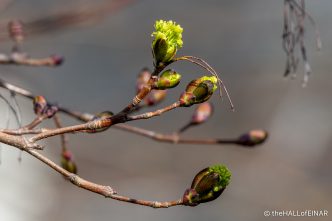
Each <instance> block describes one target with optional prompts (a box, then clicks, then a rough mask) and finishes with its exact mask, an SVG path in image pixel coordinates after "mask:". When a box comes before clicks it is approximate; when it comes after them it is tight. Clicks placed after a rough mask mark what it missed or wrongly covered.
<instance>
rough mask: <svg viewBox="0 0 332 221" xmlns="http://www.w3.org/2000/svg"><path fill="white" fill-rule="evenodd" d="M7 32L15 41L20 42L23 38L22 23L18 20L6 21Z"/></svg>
mask: <svg viewBox="0 0 332 221" xmlns="http://www.w3.org/2000/svg"><path fill="white" fill-rule="evenodd" d="M8 33H9V36H10V38H11V39H12V40H13V41H15V42H18V43H20V42H22V41H23V39H24V32H23V24H22V22H21V21H19V20H13V21H10V22H9V23H8Z"/></svg>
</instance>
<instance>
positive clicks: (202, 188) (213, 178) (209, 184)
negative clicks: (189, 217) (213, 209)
mask: <svg viewBox="0 0 332 221" xmlns="http://www.w3.org/2000/svg"><path fill="white" fill-rule="evenodd" d="M230 179H231V172H230V171H229V170H228V168H227V167H226V166H224V165H215V166H211V167H208V168H205V169H203V170H202V171H200V172H199V173H198V174H197V175H196V176H195V178H194V180H193V182H192V184H191V188H190V189H187V190H186V192H185V193H184V195H183V199H182V200H183V203H184V205H186V206H197V205H198V204H200V203H205V202H209V201H212V200H215V199H216V198H218V197H219V196H220V195H221V194H222V192H223V191H224V190H225V188H226V186H227V185H228V184H229V181H230Z"/></svg>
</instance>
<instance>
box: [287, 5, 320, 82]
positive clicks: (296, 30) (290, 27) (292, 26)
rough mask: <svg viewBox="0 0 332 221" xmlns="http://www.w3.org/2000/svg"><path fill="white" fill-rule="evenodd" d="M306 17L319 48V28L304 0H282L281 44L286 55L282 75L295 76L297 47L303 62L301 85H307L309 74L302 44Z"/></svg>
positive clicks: (309, 68)
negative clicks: (282, 23) (282, 24)
mask: <svg viewBox="0 0 332 221" xmlns="http://www.w3.org/2000/svg"><path fill="white" fill-rule="evenodd" d="M306 18H308V20H309V21H310V22H311V24H312V25H313V26H314V28H315V34H316V46H317V48H318V49H321V47H322V42H321V39H320V34H319V30H318V28H317V27H316V23H315V21H314V19H313V18H312V16H311V15H310V14H309V13H308V12H307V11H306V9H305V0H284V27H283V35H282V39H283V41H282V44H283V49H284V51H285V53H286V55H287V60H286V68H285V72H284V76H285V77H287V76H288V75H289V74H291V73H292V74H293V77H295V76H296V71H297V67H298V63H299V58H298V57H297V56H296V52H297V49H296V48H297V47H299V50H300V53H301V55H302V60H303V63H304V78H303V86H306V85H307V83H308V79H309V75H310V74H311V67H310V64H309V62H308V58H307V52H306V51H307V50H306V46H305V44H304V34H305V27H304V21H305V19H306Z"/></svg>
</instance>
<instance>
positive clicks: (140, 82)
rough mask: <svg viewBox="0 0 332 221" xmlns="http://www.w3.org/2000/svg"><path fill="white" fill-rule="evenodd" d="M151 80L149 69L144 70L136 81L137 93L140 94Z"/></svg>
mask: <svg viewBox="0 0 332 221" xmlns="http://www.w3.org/2000/svg"><path fill="white" fill-rule="evenodd" d="M150 78H151V72H150V70H149V69H148V68H143V69H142V70H141V72H140V73H139V74H138V76H137V80H136V92H137V93H138V92H139V91H140V90H142V88H143V87H144V85H146V84H147V83H148V82H149V80H150Z"/></svg>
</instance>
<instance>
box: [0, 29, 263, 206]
mask: <svg viewBox="0 0 332 221" xmlns="http://www.w3.org/2000/svg"><path fill="white" fill-rule="evenodd" d="M173 25H174V24H173ZM17 36H19V35H15V36H14V37H15V38H14V39H16V43H17V44H16V45H15V48H18V46H17V45H19V43H20V40H19V39H20V38H18V37H17ZM158 44H159V43H158ZM161 44H162V43H161ZM154 47H157V48H154V56H155V67H154V71H153V72H152V73H150V72H149V71H148V70H147V69H145V70H144V71H143V72H144V73H145V78H144V80H142V79H139V81H138V84H139V85H138V86H137V88H138V91H137V94H136V96H135V97H134V98H133V99H132V101H131V102H129V104H128V105H127V106H126V107H124V108H123V109H122V111H120V112H118V113H116V114H113V113H111V112H102V113H100V114H97V115H92V114H88V113H80V112H77V111H71V110H69V109H67V108H64V107H61V106H58V105H54V104H52V103H50V102H48V101H47V100H46V99H45V98H44V97H42V96H35V95H33V94H32V93H31V92H29V91H28V90H25V89H23V88H20V87H18V86H15V85H12V84H10V83H8V82H6V81H4V80H1V79H0V87H2V88H4V89H6V90H8V91H9V92H10V93H13V94H18V95H21V96H24V97H26V98H29V99H32V100H33V107H34V112H35V114H36V118H35V119H33V120H32V121H31V123H29V124H28V125H25V126H20V127H19V128H17V129H7V128H6V129H0V143H5V144H8V145H10V146H13V147H16V148H18V149H20V150H22V151H25V152H27V153H28V154H30V155H32V156H33V157H35V158H37V159H38V160H40V161H41V162H43V163H44V164H46V165H48V166H49V167H51V168H52V169H54V170H55V171H56V172H58V173H60V174H61V175H63V176H64V177H65V178H66V179H68V180H69V181H70V182H71V183H73V184H74V185H76V186H78V187H80V188H83V189H86V190H89V191H92V192H95V193H97V194H100V195H103V196H105V197H109V198H112V199H115V200H119V201H125V202H129V203H135V204H139V205H143V206H150V207H153V208H167V207H171V206H177V205H188V206H196V205H198V204H199V203H202V202H208V201H211V200H214V199H215V198H217V197H218V196H219V195H220V194H221V193H222V192H223V191H224V189H225V187H226V186H227V184H228V182H229V178H230V173H229V172H228V170H227V168H226V167H221V166H217V167H210V168H206V169H205V170H203V171H201V172H200V173H198V174H197V175H196V177H195V179H194V181H193V183H192V186H191V188H189V189H188V190H187V191H186V192H185V194H184V196H183V197H181V198H180V199H178V200H174V201H166V202H156V201H145V200H137V199H132V198H129V197H126V196H122V195H119V194H118V193H116V191H114V190H113V188H112V187H110V186H104V185H100V184H96V183H93V182H90V181H87V180H85V179H83V178H81V177H79V176H77V175H76V172H77V170H76V164H75V162H74V161H73V159H72V155H71V153H70V152H69V150H68V148H67V137H66V136H67V135H68V134H72V133H78V132H80V133H98V132H102V131H105V130H106V129H108V128H110V127H113V128H116V129H120V130H124V131H127V132H130V133H135V134H138V135H142V136H145V137H149V138H151V139H154V140H157V141H160V142H170V143H187V144H237V145H240V146H245V147H248V146H256V145H258V144H261V143H263V142H264V141H265V140H266V138H267V133H266V132H265V131H262V130H253V131H250V132H249V133H246V134H244V135H242V136H240V137H239V138H236V139H192V138H183V137H181V136H180V133H182V132H183V131H185V130H186V129H188V128H190V127H191V126H194V125H199V124H201V123H203V122H205V121H206V120H207V119H208V118H209V117H210V116H211V114H212V111H211V110H212V109H211V107H210V106H209V105H210V104H208V105H207V103H204V102H205V101H207V100H208V99H209V98H210V97H211V96H212V94H213V92H214V91H215V90H216V88H217V84H219V86H222V87H224V89H226V88H225V86H224V84H223V83H222V82H221V80H220V78H219V77H218V75H217V72H216V71H215V70H214V69H213V68H212V67H211V66H210V65H209V64H208V63H207V62H205V61H204V60H202V59H200V58H197V57H193V56H183V57H179V58H173V57H174V56H172V57H171V59H169V60H167V61H163V62H161V61H159V60H158V55H160V53H161V52H160V51H158V50H159V48H158V47H161V46H154ZM175 52H176V51H175ZM175 52H172V53H174V55H175ZM158 53H159V54H158ZM163 56H164V57H167V55H163ZM159 58H160V56H159ZM183 60H185V61H189V62H191V63H193V64H195V65H198V66H200V67H201V68H203V69H205V70H206V71H208V72H209V73H211V75H212V76H203V77H201V78H198V79H196V80H193V81H191V82H190V83H189V84H188V86H187V88H186V90H185V92H184V93H183V94H182V95H181V96H180V98H179V100H178V101H176V102H174V103H173V104H172V105H169V106H166V107H164V108H160V109H158V110H156V111H151V112H145V113H143V114H137V115H135V112H136V111H137V110H138V109H140V107H142V106H144V105H141V103H142V102H145V103H146V105H145V106H153V104H156V103H158V102H159V101H161V99H162V98H163V96H161V95H160V94H159V95H158V93H161V92H162V91H163V90H164V89H168V88H172V87H175V86H177V84H178V83H179V81H180V78H181V75H179V74H178V73H176V72H175V71H173V70H165V69H166V67H167V66H168V65H170V64H172V63H175V62H179V61H183ZM8 64H9V63H8ZM10 64H23V65H30V64H28V63H16V62H12V63H10ZM142 76H143V75H140V78H141V77H142ZM163 93H164V92H163ZM226 93H227V92H226ZM227 95H228V93H227ZM228 97H229V95H228ZM229 100H230V98H229ZM195 104H196V105H198V107H197V109H196V111H195V113H194V115H193V118H192V119H191V121H190V123H189V124H188V126H186V127H185V129H182V130H181V131H179V132H178V133H172V134H170V135H168V134H161V133H157V132H155V131H148V130H145V129H142V128H138V127H134V126H131V125H127V124H124V123H126V122H128V121H133V120H145V119H149V118H151V117H155V116H159V115H161V114H164V113H166V112H168V111H171V110H173V109H176V108H182V107H188V106H192V105H195ZM230 104H231V107H232V109H233V104H232V102H231V100H230ZM204 105H205V106H204ZM206 105H207V106H206ZM60 112H61V113H64V114H66V115H68V116H70V117H73V118H75V119H77V120H79V121H83V123H81V124H77V125H73V126H62V123H61V121H60V118H59V116H58V114H57V113H60ZM47 119H53V120H54V123H55V126H56V128H42V127H38V126H39V125H40V124H41V123H42V122H43V121H45V120H47ZM53 136H60V138H61V147H62V167H61V166H59V165H57V164H56V163H54V162H53V161H51V160H50V159H48V158H47V157H45V156H44V155H42V154H41V153H39V152H37V150H42V149H44V147H43V146H41V145H40V144H38V141H40V140H43V139H46V138H49V137H53ZM206 182H207V183H206ZM207 184H209V185H207ZM207 188H208V189H207ZM211 188H212V189H211Z"/></svg>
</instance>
